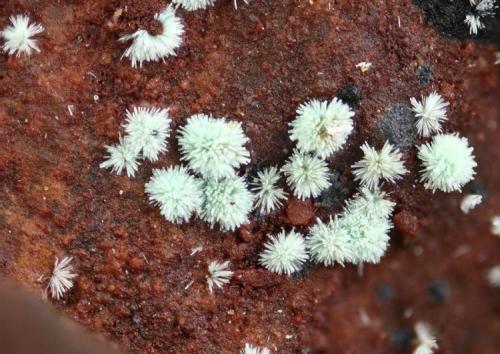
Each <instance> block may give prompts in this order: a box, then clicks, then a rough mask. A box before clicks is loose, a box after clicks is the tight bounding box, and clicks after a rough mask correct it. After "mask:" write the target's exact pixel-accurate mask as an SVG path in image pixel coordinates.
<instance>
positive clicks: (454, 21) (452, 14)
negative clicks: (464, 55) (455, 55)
mask: <svg viewBox="0 0 500 354" xmlns="http://www.w3.org/2000/svg"><path fill="white" fill-rule="evenodd" d="M413 3H414V4H415V5H416V6H417V7H419V8H420V9H421V10H422V11H423V13H424V14H425V17H426V19H427V21H429V22H430V23H432V25H433V26H434V28H435V29H436V30H437V31H438V32H439V33H441V34H442V35H444V36H446V37H450V38H457V39H473V40H478V41H487V42H497V43H500V15H499V12H500V11H499V10H498V9H497V11H496V15H495V16H493V17H489V16H487V17H483V18H482V22H483V24H484V25H485V29H483V30H481V31H480V32H479V33H478V34H477V35H471V34H469V27H468V26H467V24H465V22H464V20H465V16H467V15H468V14H474V8H473V7H472V6H471V5H470V2H469V0H413Z"/></svg>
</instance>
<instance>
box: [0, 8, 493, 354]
mask: <svg viewBox="0 0 500 354" xmlns="http://www.w3.org/2000/svg"><path fill="white" fill-rule="evenodd" d="M464 1H466V0H464ZM164 6H165V1H159V0H143V1H131V0H116V1H107V0H87V1H75V0H73V1H51V0H50V1H49V0H39V1H26V0H3V1H1V5H0V26H1V27H2V28H3V27H4V26H5V25H7V23H8V17H9V16H11V15H16V14H21V13H26V14H28V15H29V16H30V17H31V18H32V19H33V20H35V21H37V22H40V23H42V24H43V26H44V27H45V31H44V32H43V33H42V34H41V35H39V36H38V37H37V38H38V40H39V44H40V48H41V53H39V54H38V53H37V54H34V55H32V56H30V57H25V56H21V57H15V56H7V55H5V54H4V53H2V54H0V271H1V273H2V274H5V275H6V276H8V277H10V278H12V279H14V280H16V281H18V282H20V283H23V284H25V285H27V286H28V287H29V288H31V289H32V290H33V291H34V292H35V293H37V294H41V293H42V291H43V290H44V289H45V288H46V286H47V282H46V280H47V277H48V276H49V275H50V273H51V270H52V265H53V261H54V257H56V256H57V257H61V256H63V255H70V256H72V257H73V258H74V264H75V271H76V272H77V273H78V275H79V276H78V278H77V279H76V282H75V287H74V288H73V289H72V290H71V291H70V292H69V293H67V294H66V295H65V297H64V299H63V300H61V301H59V302H56V301H53V305H54V306H55V307H56V308H58V309H59V310H60V311H62V312H64V313H66V314H67V315H68V316H71V317H72V318H74V319H75V320H76V321H78V322H79V323H81V324H83V325H84V326H86V327H87V328H90V329H92V330H95V331H98V332H100V333H103V334H105V335H106V336H107V337H108V338H109V339H110V340H112V341H115V342H116V343H118V344H119V345H120V347H121V348H123V349H124V350H126V351H129V352H138V353H237V352H238V351H239V350H240V349H241V348H242V347H243V346H244V344H245V343H246V342H250V343H253V344H255V345H260V346H267V347H268V348H270V349H271V350H272V352H273V353H300V352H304V351H306V350H309V352H311V353H316V352H320V353H371V354H372V353H373V354H378V353H380V354H382V353H383V354H388V353H391V354H392V353H408V352H411V349H412V346H411V343H412V340H413V334H412V327H413V324H414V323H415V322H417V321H420V320H424V321H426V322H429V323H430V324H431V325H432V327H433V328H434V329H435V330H436V333H437V337H438V342H439V345H440V351H442V352H443V353H452V352H456V351H457V350H459V351H460V352H461V353H474V354H475V353H495V350H497V349H496V348H498V347H500V342H499V339H498V336H497V334H498V328H499V325H498V316H497V314H496V312H497V310H498V308H499V307H500V302H499V299H500V298H499V297H498V293H496V292H495V290H494V289H492V288H491V287H489V286H488V285H487V281H486V278H485V276H484V274H485V273H486V272H487V270H488V269H489V268H490V267H492V266H493V265H494V264H495V263H497V262H498V254H500V243H499V242H498V239H496V238H493V237H492V236H491V235H490V234H489V232H488V227H489V224H488V223H489V218H490V217H491V216H492V215H495V214H498V213H500V210H499V205H500V190H499V187H498V180H500V171H499V170H498V169H494V168H492V166H493V162H494V161H500V155H499V151H500V149H499V148H498V141H500V124H499V122H498V109H499V102H498V98H497V93H498V90H499V88H500V75H499V71H498V70H499V69H498V68H499V66H493V64H492V63H493V61H494V52H495V51H498V47H494V46H493V45H483V44H477V43H472V42H471V43H465V42H460V41H455V40H453V41H452V40H450V39H447V38H443V37H441V36H440V35H439V34H437V33H436V32H435V31H434V30H433V28H432V27H431V26H430V25H429V24H427V23H425V21H424V17H423V15H422V13H421V12H420V10H419V9H418V8H417V7H415V6H414V5H413V4H412V2H411V1H410V0H401V1H375V2H374V1H353V0H346V1H331V0H310V1H299V0H280V1H278V0H274V1H267V0H252V1H250V2H249V4H248V5H245V4H244V3H243V2H242V1H239V7H238V10H237V11H235V10H234V8H233V1H232V0H218V1H216V3H215V6H214V7H211V8H209V9H207V10H201V11H195V12H187V11H184V10H182V9H180V10H178V15H179V16H180V17H181V18H182V20H183V22H184V24H185V26H186V34H185V37H184V42H183V45H182V46H181V48H180V49H179V51H178V53H177V56H175V57H170V58H167V59H166V60H165V62H157V63H145V65H144V66H143V68H142V69H134V68H132V67H131V66H130V63H129V62H128V61H127V60H126V58H123V59H121V56H122V54H123V51H124V50H125V49H126V47H127V45H128V43H123V42H119V41H118V38H119V36H120V35H123V34H128V33H132V32H133V31H135V30H137V29H138V28H148V29H151V30H157V27H155V26H156V24H155V22H154V21H153V20H152V16H153V14H154V13H156V12H158V11H160V10H161V9H162V8H163V7H164ZM362 61H369V62H371V63H372V67H371V68H370V69H369V70H368V71H366V72H362V71H361V70H359V69H358V68H356V64H358V63H359V62H362ZM424 63H425V65H427V66H429V67H431V68H432V76H429V77H428V78H426V80H424V84H422V82H423V81H422V79H421V77H420V76H421V74H419V72H420V71H419V68H421V67H422V65H423V64H424ZM346 88H351V89H350V91H352V92H350V93H349V94H346ZM354 88H355V90H354ZM433 90H437V91H439V92H441V93H442V95H443V96H444V98H445V100H447V101H448V102H450V106H449V109H448V118H449V119H448V121H446V122H445V124H444V126H443V128H444V131H446V132H455V131H456V132H459V133H460V134H462V135H464V136H467V137H469V139H470V141H471V144H472V145H473V146H474V147H475V153H476V154H477V159H478V163H479V168H478V174H477V179H478V180H480V181H481V182H482V184H483V185H484V186H485V188H486V191H487V196H488V197H487V198H486V200H485V202H484V203H483V204H481V205H480V206H478V207H477V210H475V212H474V213H472V214H471V215H469V216H465V215H463V214H462V213H461V212H460V210H459V208H458V203H459V200H460V197H461V196H460V195H459V194H458V193H454V194H451V195H444V194H442V193H436V194H432V193H431V192H429V191H428V190H425V188H424V187H423V186H422V184H421V183H419V182H418V180H419V177H420V174H419V170H420V166H419V161H418V159H417V156H416V152H417V150H416V148H415V146H414V144H413V142H414V141H417V142H418V143H417V145H418V144H420V143H423V142H424V140H422V139H420V138H418V137H415V136H414V134H413V133H412V132H411V124H409V125H408V121H409V120H408V116H403V117H400V116H399V114H400V113H398V112H403V113H401V114H403V115H404V114H406V113H405V112H407V109H393V108H394V107H396V108H398V107H403V106H402V105H407V104H408V102H409V99H410V97H419V96H420V95H422V94H428V93H429V92H431V91H433ZM339 92H341V93H342V94H343V95H344V96H345V97H349V98H350V99H353V100H354V101H353V104H354V103H355V105H356V107H355V108H354V111H355V113H356V115H355V117H354V131H353V133H352V134H351V136H350V137H349V139H348V141H347V143H346V145H345V146H344V148H343V149H342V150H340V151H339V152H337V153H336V154H335V155H334V156H332V157H331V158H330V159H329V160H328V161H327V162H328V165H329V167H330V168H331V169H332V171H335V172H336V175H337V176H338V177H339V180H340V181H342V186H341V187H342V188H341V192H338V193H337V192H336V191H333V192H332V194H334V195H333V197H332V198H331V200H332V201H333V202H330V203H326V202H323V203H318V202H316V201H307V202H304V203H302V202H297V201H293V199H291V200H290V202H289V203H288V204H286V206H285V207H283V208H282V209H280V210H278V211H276V212H275V213H272V214H271V215H268V216H265V217H262V216H260V215H257V214H254V215H252V221H251V223H250V224H249V225H244V226H243V227H242V228H240V230H237V231H235V232H222V231H220V230H219V229H217V228H210V226H209V225H207V224H206V223H204V222H202V221H201V220H199V219H195V220H192V221H191V222H190V223H187V224H183V225H174V224H171V223H169V222H167V221H166V220H165V219H164V218H163V217H162V216H161V215H160V213H159V211H158V209H157V208H156V207H154V206H152V205H150V204H149V203H148V200H147V196H146V195H145V193H144V183H145V182H147V181H148V180H149V178H150V176H151V173H152V169H153V168H160V167H166V166H170V165H174V164H178V163H179V162H180V160H179V151H178V146H177V142H176V139H175V136H176V134H175V132H176V131H177V129H178V128H179V127H180V126H182V125H183V124H184V122H185V120H186V119H187V117H189V116H190V115H192V114H195V113H201V112H203V113H207V114H208V113H209V114H213V115H214V116H225V117H227V118H228V119H231V120H237V121H240V122H242V125H243V127H244V130H245V133H246V134H247V135H248V137H249V138H250V143H249V144H248V148H249V150H250V153H251V156H252V164H255V165H256V166H262V167H265V166H271V165H276V166H281V165H282V164H283V163H284V162H285V160H286V159H287V157H288V156H289V154H290V153H291V151H292V150H293V147H294V146H293V144H292V142H291V141H290V140H289V138H288V130H289V125H288V123H289V122H290V121H291V120H292V119H293V118H294V115H295V111H296V108H297V107H298V105H300V104H301V103H303V102H304V101H306V100H308V99H310V98H318V99H321V100H324V99H329V98H332V97H333V96H335V95H337V94H338V93H339ZM96 97H97V98H96ZM358 104H359V106H358ZM134 105H150V106H158V107H164V108H169V109H170V111H169V112H170V114H171V116H172V117H173V123H172V129H173V133H172V134H171V137H170V138H169V140H168V144H169V151H168V153H166V154H164V155H162V156H161V158H160V160H159V161H158V162H157V163H149V162H143V163H142V165H141V167H140V169H139V172H138V174H137V175H136V177H135V178H127V177H125V176H117V175H114V174H112V173H110V172H109V171H107V170H102V169H100V168H99V164H100V163H101V162H102V161H103V159H104V157H105V155H106V151H105V148H104V147H105V145H109V144H113V143H115V142H117V140H118V136H119V134H120V125H121V124H122V123H123V121H124V113H125V110H126V109H131V107H133V106H134ZM403 108H404V107H403ZM387 112H391V114H390V116H391V117H392V118H394V119H393V120H391V122H390V123H391V124H388V125H384V127H387V126H388V127H389V128H384V130H383V129H381V124H380V122H381V121H382V119H383V118H384V117H386V116H387ZM398 124H399V125H403V124H404V125H405V126H404V127H402V126H398ZM392 127H394V129H397V130H398V132H397V133H394V134H393V132H387V131H386V130H385V129H389V130H390V129H392ZM406 131H408V132H409V134H412V135H411V139H410V138H408V139H407V141H403V142H402V144H401V145H402V146H405V150H404V159H405V166H406V167H407V168H408V170H409V171H410V173H408V174H406V175H405V176H404V178H403V179H402V180H401V181H398V183H397V184H389V183H388V184H386V185H384V189H385V190H386V191H387V192H389V193H390V196H391V199H393V200H394V201H396V202H397V203H398V209H397V210H408V211H409V212H410V213H411V216H410V215H406V216H405V215H403V216H401V215H400V216H399V217H398V218H399V219H401V220H400V221H399V222H397V220H395V221H396V222H397V223H398V225H399V226H398V230H400V231H401V230H402V233H408V234H411V233H413V230H414V226H413V225H414V223H413V221H412V220H413V216H414V217H415V218H418V220H419V222H421V225H422V226H421V230H420V231H419V235H420V234H422V237H419V238H412V239H411V240H409V241H408V242H396V241H397V237H394V236H395V235H397V233H396V232H395V233H394V235H392V237H393V239H391V247H390V249H389V252H388V254H387V255H386V256H385V257H384V258H382V261H381V263H380V264H378V265H376V266H371V265H365V268H364V272H363V275H362V276H360V275H359V274H360V273H359V272H358V269H357V268H356V267H354V266H351V265H346V267H345V268H343V267H340V266H338V265H335V266H333V267H329V268H325V267H322V266H319V265H314V264H308V265H307V267H306V268H305V269H304V270H303V271H302V272H300V273H299V274H296V275H295V276H293V277H281V276H276V275H274V274H269V273H268V272H267V271H265V270H263V269H262V267H261V266H260V265H259V253H260V252H261V251H262V248H263V243H264V242H265V240H266V235H267V234H272V233H276V232H278V231H279V230H280V229H281V228H282V227H284V228H286V229H291V228H292V227H294V226H296V228H297V230H299V231H301V232H305V231H306V230H307V226H308V225H307V224H308V223H310V222H313V221H314V217H319V218H321V219H322V220H326V219H327V218H328V217H329V216H332V215H335V214H336V213H338V212H339V211H340V210H341V206H342V203H340V202H339V201H338V200H337V199H336V198H337V196H343V195H344V194H347V195H348V196H349V197H350V196H352V195H353V194H354V193H355V191H356V188H357V184H356V183H355V182H354V181H353V180H352V172H351V165H352V164H353V163H355V162H356V161H357V160H359V159H360V157H361V151H360V149H359V146H360V145H361V144H362V143H363V142H365V141H367V142H369V143H370V144H372V145H379V146H381V145H382V144H383V142H384V140H385V139H386V138H387V136H391V137H399V138H398V139H403V138H401V137H402V136H403V137H404V136H405V133H401V132H406ZM240 172H243V171H240ZM287 192H288V193H289V194H290V195H291V193H290V190H289V189H287ZM294 203H295V204H294ZM313 205H314V208H313ZM193 250H197V251H196V252H194V251H193ZM226 260H228V261H230V262H231V269H232V270H234V271H235V276H234V277H233V279H232V281H231V282H230V284H228V285H226V286H224V287H223V289H217V290H216V291H215V292H214V294H210V293H209V291H208V289H207V284H206V276H207V265H208V264H209V263H210V262H211V261H226ZM381 284H383V286H382V289H385V290H384V291H379V290H380V289H381ZM429 284H440V286H441V287H442V288H446V290H447V291H446V294H447V297H446V298H445V299H443V302H442V303H439V304H437V303H436V302H435V301H434V300H433V299H432V298H431V297H430V296H429V292H428V291H427V289H428V288H429V286H430V285H429ZM387 289H390V291H388V290H387ZM389 293H390V294H392V296H385V295H384V296H382V297H381V296H380V295H379V294H389ZM408 333H409V335H408Z"/></svg>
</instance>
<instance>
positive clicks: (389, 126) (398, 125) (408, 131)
mask: <svg viewBox="0 0 500 354" xmlns="http://www.w3.org/2000/svg"><path fill="white" fill-rule="evenodd" d="M415 122H416V118H415V114H414V113H413V111H412V110H411V108H410V106H409V105H408V104H405V103H397V104H395V105H394V106H392V107H390V108H389V109H388V110H387V111H386V112H385V113H384V115H383V116H382V119H381V120H380V123H379V129H380V133H381V134H382V137H383V138H384V140H389V142H390V143H391V144H393V145H394V146H396V147H397V148H399V149H400V150H408V149H409V148H411V147H412V146H414V145H416V144H417V142H418V139H417V128H416V127H415Z"/></svg>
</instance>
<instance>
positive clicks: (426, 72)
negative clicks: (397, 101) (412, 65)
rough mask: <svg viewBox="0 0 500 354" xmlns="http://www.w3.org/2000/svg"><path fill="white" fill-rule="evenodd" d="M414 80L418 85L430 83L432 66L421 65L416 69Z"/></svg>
mask: <svg viewBox="0 0 500 354" xmlns="http://www.w3.org/2000/svg"><path fill="white" fill-rule="evenodd" d="M416 78H417V82H418V83H419V85H421V86H426V85H428V84H429V83H430V82H431V81H432V66H430V65H429V64H427V63H422V65H420V66H419V67H418V68H417V73H416Z"/></svg>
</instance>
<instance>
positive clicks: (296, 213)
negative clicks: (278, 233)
mask: <svg viewBox="0 0 500 354" xmlns="http://www.w3.org/2000/svg"><path fill="white" fill-rule="evenodd" d="M314 215H315V214H314V209H313V205H312V203H311V201H310V200H298V199H293V198H291V199H289V200H288V203H287V205H286V217H287V218H288V221H289V222H290V224H292V225H294V226H299V225H307V224H308V223H309V222H311V221H312V220H313V218H314Z"/></svg>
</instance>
